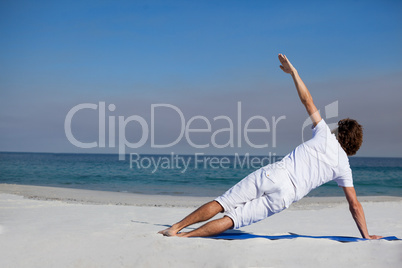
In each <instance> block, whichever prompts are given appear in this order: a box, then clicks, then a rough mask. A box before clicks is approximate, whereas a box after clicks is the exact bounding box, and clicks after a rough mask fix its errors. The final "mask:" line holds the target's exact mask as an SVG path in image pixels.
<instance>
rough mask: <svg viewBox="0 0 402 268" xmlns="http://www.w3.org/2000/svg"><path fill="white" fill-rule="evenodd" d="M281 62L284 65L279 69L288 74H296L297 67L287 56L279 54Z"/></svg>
mask: <svg viewBox="0 0 402 268" xmlns="http://www.w3.org/2000/svg"><path fill="white" fill-rule="evenodd" d="M278 58H279V61H280V62H281V64H282V65H280V66H279V67H280V68H281V69H282V71H284V72H285V73H287V74H291V73H294V72H295V71H296V69H295V67H293V65H292V64H291V63H290V61H289V60H288V58H286V56H285V55H283V54H278Z"/></svg>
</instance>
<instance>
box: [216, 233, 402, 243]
mask: <svg viewBox="0 0 402 268" xmlns="http://www.w3.org/2000/svg"><path fill="white" fill-rule="evenodd" d="M299 237H305V238H315V239H330V240H335V241H339V242H357V241H366V240H369V239H365V238H359V237H349V236H313V235H298V234H289V235H255V234H249V233H230V232H228V233H222V234H219V235H216V236H211V237H208V238H212V239H226V240H244V239H251V238H266V239H270V240H279V239H293V238H299ZM380 240H387V241H393V240H402V239H399V238H397V237H396V236H388V237H384V238H381V239H380Z"/></svg>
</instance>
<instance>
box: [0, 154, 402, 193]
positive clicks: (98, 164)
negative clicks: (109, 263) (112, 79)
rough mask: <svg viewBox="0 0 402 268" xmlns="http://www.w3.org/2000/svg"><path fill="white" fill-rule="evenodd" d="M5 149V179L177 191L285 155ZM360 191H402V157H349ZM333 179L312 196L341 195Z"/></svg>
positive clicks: (0, 169)
mask: <svg viewBox="0 0 402 268" xmlns="http://www.w3.org/2000/svg"><path fill="white" fill-rule="evenodd" d="M118 158H119V157H118V154H87V153H84V154H82V153H30V152H26V153H25V152H0V183H7V184H21V185H37V186H52V187H64V188H75V189H87V190H102V191H113V192H127V193H140V194H151V195H176V196H218V195H221V194H222V193H223V192H225V191H226V190H227V189H229V188H230V187H231V186H233V185H234V184H235V183H237V182H238V181H240V180H241V179H243V178H244V177H245V176H247V175H248V174H249V173H251V172H253V171H255V170H257V169H258V168H260V167H262V166H265V165H267V164H270V163H273V162H276V161H278V160H280V159H281V158H282V156H276V155H268V156H252V155H248V154H246V155H238V154H235V155H206V154H193V155H190V154H173V153H172V154H160V155H159V154H131V155H126V159H125V160H124V161H120V160H118ZM349 161H350V166H351V168H352V172H353V179H354V186H355V188H356V192H357V194H358V195H363V196H370V195H371V196H379V195H383V196H398V197H402V158H397V157H350V158H349ZM342 195H343V191H342V189H340V188H339V187H338V186H337V184H336V183H335V182H333V181H331V182H329V183H326V184H324V185H322V186H320V187H318V188H316V189H314V190H313V191H312V192H310V194H309V195H308V196H311V197H313V196H342Z"/></svg>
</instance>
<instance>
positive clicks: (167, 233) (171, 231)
mask: <svg viewBox="0 0 402 268" xmlns="http://www.w3.org/2000/svg"><path fill="white" fill-rule="evenodd" d="M177 232H178V230H176V229H174V228H173V226H172V227H169V228H167V229H165V230H162V231H159V232H158V234H163V235H164V236H176V235H177Z"/></svg>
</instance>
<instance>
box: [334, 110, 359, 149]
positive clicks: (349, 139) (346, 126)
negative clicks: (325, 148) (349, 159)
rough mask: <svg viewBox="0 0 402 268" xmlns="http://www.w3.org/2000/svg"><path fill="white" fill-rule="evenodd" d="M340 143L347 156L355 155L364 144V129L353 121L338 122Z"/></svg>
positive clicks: (343, 120)
mask: <svg viewBox="0 0 402 268" xmlns="http://www.w3.org/2000/svg"><path fill="white" fill-rule="evenodd" d="M338 142H339V143H340V145H341V146H342V148H343V150H345V152H346V154H347V155H355V154H356V152H357V151H358V150H359V148H360V146H361V145H362V143H363V127H362V126H361V125H360V124H359V123H358V122H357V121H356V120H353V119H349V118H346V119H342V120H340V121H339V122H338Z"/></svg>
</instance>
